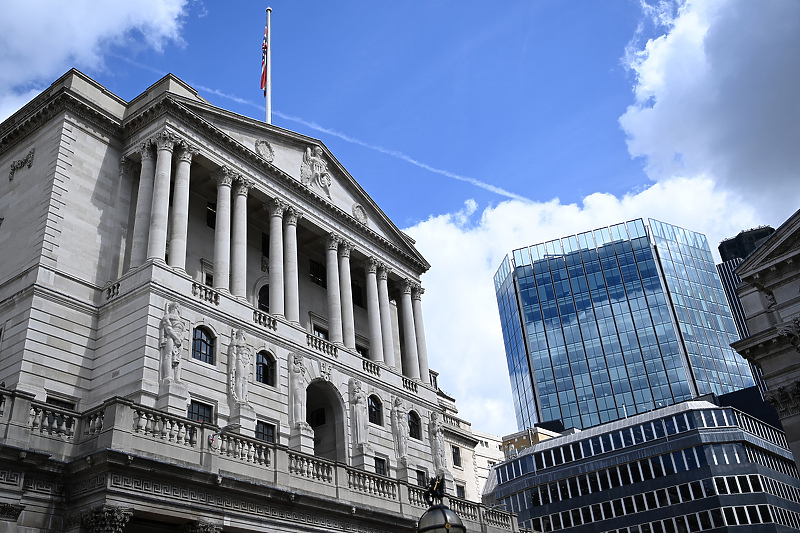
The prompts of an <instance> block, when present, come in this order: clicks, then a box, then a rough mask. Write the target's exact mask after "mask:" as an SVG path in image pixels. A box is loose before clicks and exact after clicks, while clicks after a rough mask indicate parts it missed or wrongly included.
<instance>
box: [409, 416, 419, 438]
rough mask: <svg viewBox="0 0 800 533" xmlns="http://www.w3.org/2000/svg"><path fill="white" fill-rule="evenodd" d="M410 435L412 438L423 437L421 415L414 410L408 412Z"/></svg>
mask: <svg viewBox="0 0 800 533" xmlns="http://www.w3.org/2000/svg"><path fill="white" fill-rule="evenodd" d="M408 436H409V437H411V438H412V439H417V440H420V439H421V438H422V431H421V426H420V423H419V415H418V414H417V413H415V412H414V411H409V412H408Z"/></svg>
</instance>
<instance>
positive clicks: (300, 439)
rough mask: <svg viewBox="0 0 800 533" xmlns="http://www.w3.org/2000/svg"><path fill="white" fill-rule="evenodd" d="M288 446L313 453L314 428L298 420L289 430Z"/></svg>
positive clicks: (302, 451)
mask: <svg viewBox="0 0 800 533" xmlns="http://www.w3.org/2000/svg"><path fill="white" fill-rule="evenodd" d="M289 448H290V449H291V450H294V451H296V452H300V453H305V454H307V455H314V430H313V429H311V426H309V425H308V424H307V423H305V422H299V423H297V424H296V425H295V426H294V427H292V428H291V429H290V430H289Z"/></svg>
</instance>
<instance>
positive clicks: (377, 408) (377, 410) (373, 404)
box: [367, 395, 383, 426]
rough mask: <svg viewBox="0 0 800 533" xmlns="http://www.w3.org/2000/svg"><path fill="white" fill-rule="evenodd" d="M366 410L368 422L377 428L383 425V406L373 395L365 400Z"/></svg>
mask: <svg viewBox="0 0 800 533" xmlns="http://www.w3.org/2000/svg"><path fill="white" fill-rule="evenodd" d="M367 410H368V411H369V421H370V422H372V423H373V424H377V425H379V426H382V425H383V405H382V404H381V400H380V398H378V397H377V396H375V395H373V396H370V397H369V398H367Z"/></svg>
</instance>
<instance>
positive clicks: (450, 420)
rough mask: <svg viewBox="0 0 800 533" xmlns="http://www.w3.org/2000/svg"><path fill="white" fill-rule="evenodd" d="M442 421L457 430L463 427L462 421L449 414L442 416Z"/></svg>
mask: <svg viewBox="0 0 800 533" xmlns="http://www.w3.org/2000/svg"><path fill="white" fill-rule="evenodd" d="M442 420H444V423H445V424H450V425H451V426H455V427H457V428H460V427H461V421H460V420H459V419H458V418H456V417H454V416H452V415H448V414H447V413H444V414H443V415H442Z"/></svg>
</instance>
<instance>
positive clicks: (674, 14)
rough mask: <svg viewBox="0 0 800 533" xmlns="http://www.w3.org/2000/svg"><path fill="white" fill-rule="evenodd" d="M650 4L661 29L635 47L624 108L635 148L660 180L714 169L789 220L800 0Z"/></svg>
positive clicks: (729, 185)
mask: <svg viewBox="0 0 800 533" xmlns="http://www.w3.org/2000/svg"><path fill="white" fill-rule="evenodd" d="M643 7H644V14H645V16H646V17H648V18H650V20H649V22H650V23H651V24H653V25H654V27H655V28H656V29H657V30H660V31H659V32H658V33H661V34H660V35H659V36H657V37H655V38H652V39H650V40H648V41H647V42H646V43H645V44H644V45H643V46H639V44H638V43H637V42H636V40H635V39H634V41H632V43H631V46H630V47H629V49H628V51H627V53H626V54H625V60H624V61H625V63H626V64H627V66H628V67H630V68H631V69H632V71H633V72H634V73H635V76H636V82H635V86H634V99H635V100H634V102H633V104H632V105H631V106H630V107H629V108H628V110H627V112H626V113H625V114H624V115H623V116H622V117H621V118H620V124H621V126H622V128H623V129H624V131H625V132H626V134H627V136H628V149H629V151H630V153H631V155H632V156H635V157H643V158H644V161H645V170H646V172H647V173H648V175H649V176H650V177H651V178H652V179H654V180H662V179H665V178H668V177H671V176H674V175H676V174H680V175H688V176H698V175H704V176H707V177H709V178H711V179H713V180H714V182H715V183H716V184H717V185H718V186H719V187H724V188H726V189H729V190H731V191H733V192H735V193H736V194H739V195H741V196H743V197H745V198H748V199H749V201H750V202H751V203H752V204H753V205H756V206H758V207H759V208H760V209H762V210H764V212H765V214H768V215H769V218H768V220H765V221H764V222H768V223H772V224H778V223H780V222H781V221H782V220H783V219H785V218H786V217H788V216H789V215H790V214H791V213H793V212H794V211H795V210H796V209H797V206H798V204H799V203H800V202H799V200H800V188H799V187H797V186H796V185H795V183H796V181H797V178H798V174H799V172H798V169H800V149H798V146H799V145H798V124H800V105H798V103H797V87H798V86H800V55H798V53H797V50H799V49H800V3H798V2H785V1H782V0H765V1H762V2H751V1H749V0H691V1H682V2H665V1H662V2H660V3H659V4H655V5H654V6H652V7H651V6H647V5H646V4H643ZM637 35H641V33H639V34H637Z"/></svg>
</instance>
